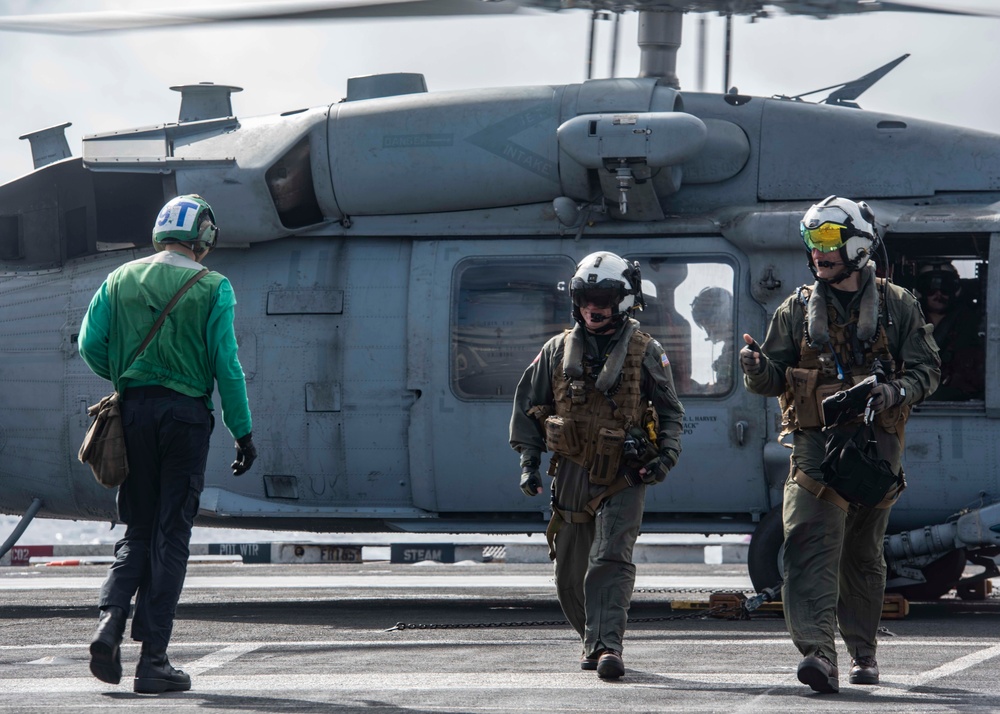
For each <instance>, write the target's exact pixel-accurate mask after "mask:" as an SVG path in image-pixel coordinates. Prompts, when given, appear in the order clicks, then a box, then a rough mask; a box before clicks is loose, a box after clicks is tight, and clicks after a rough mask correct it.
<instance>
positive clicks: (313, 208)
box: [264, 137, 323, 228]
mask: <svg viewBox="0 0 1000 714" xmlns="http://www.w3.org/2000/svg"><path fill="white" fill-rule="evenodd" d="M264 180H265V181H266V182H267V189H268V191H270V192H271V200H272V201H274V208H275V210H277V211H278V218H280V219H281V225H283V226H285V228H302V227H303V226H311V225H314V224H316V223H320V222H321V221H322V220H323V211H322V210H320V207H319V201H317V200H316V189H315V187H314V186H313V178H312V162H311V161H310V158H309V138H308V137H306V138H304V139H302V141H300V142H299V143H297V144H296V145H295V146H293V147H292V148H291V149H290V150H289V151H288V152H287V153H286V154H285V155H284V156H282V157H281V158H280V159H278V160H277V161H276V162H275V163H274V165H273V166H272V167H271V168H269V169H268V170H267V173H266V174H265V175H264Z"/></svg>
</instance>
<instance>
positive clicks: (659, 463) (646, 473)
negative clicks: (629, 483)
mask: <svg viewBox="0 0 1000 714" xmlns="http://www.w3.org/2000/svg"><path fill="white" fill-rule="evenodd" d="M676 463H677V460H676V459H675V458H674V456H673V454H671V453H669V452H663V453H661V454H660V455H659V456H658V457H656V458H655V459H653V460H652V461H650V462H648V463H647V464H646V465H645V466H643V467H642V468H641V469H639V477H640V478H641V479H642V482H643V483H647V484H651V483H663V480H664V479H665V478H667V474H668V473H669V472H670V469H672V468H673V467H674V464H676Z"/></svg>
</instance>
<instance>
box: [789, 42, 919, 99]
mask: <svg viewBox="0 0 1000 714" xmlns="http://www.w3.org/2000/svg"><path fill="white" fill-rule="evenodd" d="M909 56H910V55H909V53H907V54H905V55H902V56H900V57H897V58H896V59H894V60H893V61H892V62H887V63H886V64H884V65H882V66H881V67H879V68H878V69H876V70H872V71H871V72H869V73H868V74H866V75H864V76H863V77H859V78H858V79H855V80H853V81H851V82H841V83H840V84H833V85H830V86H829V87H823V88H822V89H814V90H812V91H811V92H804V93H802V94H797V95H795V96H794V97H787V98H788V99H802V97H807V96H809V95H810V94H818V93H819V92H825V91H826V90H828V89H836V90H837V91H835V92H831V93H830V95H829V96H827V98H826V99H824V100H823V101H822V102H820V103H821V104H835V105H837V106H841V107H851V108H852V109H860V106H859V105H858V103H857V102H855V101H854V100H855V99H857V98H858V97H860V96H861V95H862V94H863V93H864V92H865V91H867V90H868V89H870V88H871V86H872V85H873V84H875V83H876V82H877V81H879V80H880V79H882V77H884V76H885V75H887V74H889V72H891V71H892V70H894V69H895V68H896V67H897V66H898V65H899V63H900V62H902V61H903V60H905V59H906V58H907V57H909Z"/></svg>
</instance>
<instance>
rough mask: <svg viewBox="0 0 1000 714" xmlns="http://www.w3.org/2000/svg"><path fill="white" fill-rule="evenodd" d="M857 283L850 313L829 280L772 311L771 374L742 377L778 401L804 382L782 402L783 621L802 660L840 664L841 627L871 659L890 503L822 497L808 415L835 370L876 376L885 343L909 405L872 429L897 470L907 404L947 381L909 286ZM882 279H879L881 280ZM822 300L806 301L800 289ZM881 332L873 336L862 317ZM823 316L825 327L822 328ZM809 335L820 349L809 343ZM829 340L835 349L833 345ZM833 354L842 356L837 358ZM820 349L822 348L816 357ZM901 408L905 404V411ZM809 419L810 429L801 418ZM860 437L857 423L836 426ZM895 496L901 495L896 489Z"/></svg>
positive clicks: (849, 378)
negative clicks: (787, 448)
mask: <svg viewBox="0 0 1000 714" xmlns="http://www.w3.org/2000/svg"><path fill="white" fill-rule="evenodd" d="M863 271H864V272H863V277H862V281H861V285H862V287H861V289H860V290H859V291H858V292H856V293H853V294H851V293H841V295H842V296H843V298H844V299H845V300H846V301H847V306H846V310H845V308H844V306H843V305H842V304H841V301H840V299H838V297H837V296H836V295H835V294H834V293H833V291H831V290H830V289H829V286H827V285H821V284H820V283H816V284H815V285H814V286H812V287H811V288H804V289H803V291H802V292H800V293H797V294H793V295H792V296H791V297H789V298H788V299H787V300H785V302H784V303H782V305H781V306H780V307H779V308H778V309H777V310H776V311H775V313H774V316H773V317H772V319H771V324H770V326H769V327H768V331H767V337H766V338H765V340H764V343H763V345H762V346H761V352H762V356H763V358H764V370H763V371H762V372H761V374H759V375H753V376H750V375H744V384H745V386H746V388H747V389H749V390H750V391H751V392H754V393H756V394H763V395H765V396H777V397H781V398H782V406H783V407H787V406H788V405H789V404H791V403H792V401H793V400H792V398H791V395H792V394H793V392H794V391H795V390H794V389H793V387H792V386H790V384H789V381H788V379H786V376H787V377H789V378H794V379H793V381H795V382H798V383H799V393H798V394H795V400H794V401H795V403H796V404H798V405H799V407H800V409H799V411H800V413H799V414H798V415H797V414H796V409H795V408H793V409H791V410H790V411H789V410H788V409H787V408H786V409H785V414H784V421H785V422H786V430H787V431H790V432H791V433H792V455H791V462H792V463H791V473H790V475H789V478H788V480H787V481H786V482H785V491H784V504H783V520H784V532H785V551H784V563H783V564H784V571H785V573H784V577H785V581H784V586H783V588H782V600H783V603H784V611H785V622H786V624H787V627H788V631H789V633H790V634H791V636H792V640H793V642H794V643H795V645H796V647H798V649H799V651H800V652H801V653H802V654H803V655H804V656H810V655H813V656H823V657H826V658H827V659H828V660H830V662H832V663H833V664H834V665H836V664H837V652H836V648H835V645H834V630H835V628H837V627H838V625H839V629H840V633H841V636H842V637H843V638H844V642H845V643H846V645H847V649H848V651H849V652H850V654H851V657H852V658H854V659H857V658H859V657H867V656H872V657H874V656H875V650H876V646H877V641H876V633H877V631H878V625H879V620H880V618H881V613H882V601H883V598H884V593H885V580H886V565H885V559H884V557H883V554H882V540H883V537H884V535H885V530H886V525H887V523H888V520H889V506H891V502H892V501H893V500H894V499H893V498H892V496H893V495H894V494H893V493H892V492H890V494H889V498H887V500H886V502H883V503H881V504H879V506H878V507H875V508H870V507H867V506H863V505H860V504H857V503H850V504H847V503H844V502H843V501H841V502H840V503H834V502H831V501H829V500H824V499H822V498H818V497H817V496H816V495H814V494H813V492H811V491H810V490H809V489H808V488H807V486H811V487H813V489H814V490H815V488H816V486H817V482H819V484H822V481H823V478H824V476H823V472H822V471H821V470H820V464H821V462H822V461H823V458H824V455H825V451H826V440H827V436H828V433H827V432H824V431H823V430H822V427H821V425H819V424H816V423H815V422H814V420H813V419H812V417H811V415H806V416H804V417H803V415H805V414H806V412H809V411H811V410H812V409H813V408H814V407H815V405H817V404H818V403H819V400H820V399H821V398H822V397H823V396H824V395H828V394H829V393H831V392H832V391H837V387H836V386H833V387H831V386H830V385H831V383H836V382H837V381H838V380H837V376H836V371H837V366H838V363H839V367H840V370H841V372H842V373H843V374H844V376H845V379H844V381H843V382H842V383H841V385H842V386H841V388H846V387H847V386H850V385H851V384H854V383H856V382H857V381H860V380H861V379H863V378H864V377H865V376H867V375H868V374H869V373H870V368H871V365H872V362H873V361H874V360H875V358H876V357H877V356H878V355H877V352H879V351H880V348H881V350H884V351H887V352H888V355H887V356H888V358H889V359H891V362H892V368H893V369H894V370H895V374H894V375H893V376H892V377H891V379H892V381H893V383H894V384H895V385H896V386H898V387H902V388H903V390H904V391H905V395H904V396H903V399H902V403H901V404H900V405H898V406H897V408H895V409H889V410H886V411H885V412H882V413H880V414H879V415H877V416H876V419H875V423H874V429H875V439H876V441H877V443H878V449H879V455H880V457H881V458H884V459H885V460H886V461H888V462H889V464H890V466H891V468H892V470H893V472H894V473H899V472H900V468H901V460H902V451H903V442H902V438H903V429H904V425H905V419H906V415H907V414H908V412H909V406H911V405H913V404H916V403H918V402H920V401H922V400H923V399H925V398H926V397H927V396H928V395H930V394H931V393H932V392H933V391H934V390H935V389H936V388H937V385H938V380H939V378H940V360H939V359H938V355H937V346H936V345H935V343H934V339H933V336H932V331H933V328H932V327H931V325H929V324H927V322H926V320H925V319H924V316H923V313H922V312H921V310H920V306H919V304H918V302H917V300H916V298H914V297H913V295H912V294H910V293H909V292H908V291H906V290H904V289H903V288H900V287H898V286H896V285H893V284H891V283H881V281H876V280H875V278H874V268H873V267H872V266H871V265H869V266H866V267H865V268H864V269H863ZM880 286H881V287H880ZM809 295H812V296H813V297H814V298H815V299H814V300H813V301H812V302H811V303H808V304H807V305H803V300H802V299H801V298H802V297H808V296H809ZM807 314H808V315H809V319H810V320H812V321H813V322H814V323H815V324H817V325H820V324H822V325H823V327H826V328H828V330H829V334H828V339H827V340H826V341H817V340H806V337H805V336H806V335H807V334H808V335H809V336H810V337H814V336H815V335H816V332H814V329H813V328H812V327H807V326H806V322H807V321H806V315H807ZM865 317H867V326H868V328H869V330H868V332H870V331H871V328H874V329H875V334H874V335H872V336H871V337H870V338H869V339H867V340H863V339H859V338H858V333H859V332H860V333H862V334H865V329H864V328H863V327H862V324H863V323H864V322H865ZM823 323H825V324H823ZM816 330H817V332H819V333H820V334H822V328H816ZM810 341H812V342H813V343H814V344H813V347H809V344H808V343H809V342H810ZM831 346H833V348H832V349H831ZM834 352H836V353H837V354H838V356H837V358H836V360H835V359H834V358H833V354H834ZM817 355H823V358H822V359H817ZM805 366H809V368H810V369H813V368H815V369H817V371H818V372H819V374H820V376H819V378H818V379H815V380H814V382H815V383H814V384H813V385H812V386H813V388H814V389H813V391H814V392H816V394H814V395H813V399H814V401H810V399H809V398H808V394H806V393H803V392H804V391H807V390H803V388H802V387H801V384H803V383H805V382H807V381H808V380H807V379H806V378H805V377H803V374H805V373H803V372H795V373H793V372H791V371H790V369H791V368H799V367H805ZM900 407H901V408H900ZM799 417H803V421H805V422H806V424H804V425H800V424H798V423H797V420H798V418H799ZM836 428H837V429H838V430H845V431H846V433H854V432H855V431H856V430H857V429H858V424H849V425H845V426H841V427H836ZM895 495H897V496H898V494H895Z"/></svg>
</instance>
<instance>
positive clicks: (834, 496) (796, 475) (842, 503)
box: [792, 469, 851, 513]
mask: <svg viewBox="0 0 1000 714" xmlns="http://www.w3.org/2000/svg"><path fill="white" fill-rule="evenodd" d="M792 481H794V482H795V483H797V484H798V485H799V486H801V487H802V488H804V489H805V490H806V491H808V492H809V493H811V494H812V495H814V496H815V497H816V498H818V499H820V500H821V501H826V502H827V503H832V504H833V505H834V506H836V507H837V508H839V509H840V510H842V511H843V512H844V513H847V511H848V509H849V508H850V507H851V504H850V503H848V502H847V499H846V498H844V497H843V496H841V495H840V494H839V493H837V492H836V491H834V490H833V489H832V488H830V487H829V486H827V485H826V484H823V483H820V482H819V481H817V480H816V479H814V478H812V477H811V476H809V475H808V474H806V473H805V471H802V470H801V469H793V470H792Z"/></svg>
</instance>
